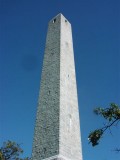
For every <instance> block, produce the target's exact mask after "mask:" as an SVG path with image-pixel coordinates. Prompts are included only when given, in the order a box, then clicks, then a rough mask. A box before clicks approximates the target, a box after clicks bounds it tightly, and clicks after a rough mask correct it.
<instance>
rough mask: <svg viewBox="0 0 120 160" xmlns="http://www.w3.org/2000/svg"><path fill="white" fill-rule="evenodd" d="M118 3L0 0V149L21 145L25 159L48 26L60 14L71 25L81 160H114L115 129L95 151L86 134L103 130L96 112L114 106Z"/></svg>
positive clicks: (118, 78)
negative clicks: (8, 142) (11, 143)
mask: <svg viewBox="0 0 120 160" xmlns="http://www.w3.org/2000/svg"><path fill="white" fill-rule="evenodd" d="M119 10H120V1H119V0H74V1H73V0H51V1H50V0H0V17H1V20H0V21H1V33H0V35H1V36H0V44H1V46H0V144H2V142H3V141H6V140H8V139H9V140H13V141H16V142H18V143H20V144H21V146H22V147H23V149H24V156H31V150H32V140H33V133H34V123H35V116H36V109H37V100H38V94H39V86H40V76H41V69H42V61H43V54H44V47H45V39H46V33H47V25H48V21H49V20H50V19H52V18H53V17H54V16H56V15H57V14H58V13H62V14H63V15H64V16H65V17H66V18H67V19H68V20H69V21H70V23H71V24H72V29H73V42H74V53H75V62H76V74H77V86H78V98H79V106H80V120H81V133H82V147H83V158H84V159H83V160H88V159H89V160H118V159H119V156H120V155H119V154H116V153H114V152H113V151H112V150H113V149H114V148H115V147H117V146H119V147H120V139H119V135H120V127H117V128H116V127H114V128H113V129H112V135H109V132H108V133H106V134H105V135H104V138H103V139H102V140H101V143H100V145H98V146H96V147H95V148H93V147H91V145H89V144H88V141H87V136H88V134H89V132H90V131H92V130H94V129H96V128H99V127H101V126H102V125H103V123H104V121H103V119H102V118H99V117H97V116H96V115H94V114H93V109H94V108H95V107H96V106H103V107H107V106H108V104H109V103H110V102H115V103H117V104H119V105H120V11H119Z"/></svg>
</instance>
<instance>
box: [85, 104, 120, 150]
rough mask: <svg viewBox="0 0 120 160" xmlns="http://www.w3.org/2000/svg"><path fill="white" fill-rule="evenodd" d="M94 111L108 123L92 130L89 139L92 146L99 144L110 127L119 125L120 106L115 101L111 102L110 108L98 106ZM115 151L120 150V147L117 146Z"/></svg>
mask: <svg viewBox="0 0 120 160" xmlns="http://www.w3.org/2000/svg"><path fill="white" fill-rule="evenodd" d="M94 113H95V114H96V115H100V116H102V117H103V118H104V119H105V120H106V123H105V125H104V126H103V127H101V128H99V129H96V130H94V131H92V132H90V134H89V136H88V140H89V143H91V144H92V146H96V145H98V144H99V141H100V139H101V137H102V136H103V134H104V133H105V132H106V131H107V130H108V129H111V127H113V126H116V125H118V123H119V122H120V107H119V106H118V105H117V104H115V103H111V104H110V106H109V107H108V108H100V107H99V108H96V109H95V110H94ZM115 151H117V152H119V151H120V148H116V149H115Z"/></svg>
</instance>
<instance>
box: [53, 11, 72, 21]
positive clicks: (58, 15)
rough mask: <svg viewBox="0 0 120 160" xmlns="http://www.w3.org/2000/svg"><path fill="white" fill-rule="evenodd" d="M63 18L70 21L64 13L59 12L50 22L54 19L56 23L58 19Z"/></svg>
mask: <svg viewBox="0 0 120 160" xmlns="http://www.w3.org/2000/svg"><path fill="white" fill-rule="evenodd" d="M61 18H63V19H65V21H66V22H69V21H68V20H67V19H66V17H65V16H64V15H63V14H62V13H59V14H57V15H56V16H54V17H53V18H52V19H51V20H50V22H51V21H52V22H53V23H55V21H56V19H61ZM69 23H70V22H69Z"/></svg>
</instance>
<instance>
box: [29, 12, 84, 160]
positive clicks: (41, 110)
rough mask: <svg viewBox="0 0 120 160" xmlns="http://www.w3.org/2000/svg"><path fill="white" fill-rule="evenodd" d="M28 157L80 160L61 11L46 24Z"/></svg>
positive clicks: (67, 27) (67, 34)
mask: <svg viewBox="0 0 120 160" xmlns="http://www.w3.org/2000/svg"><path fill="white" fill-rule="evenodd" d="M32 160H82V149H81V135H80V122H79V110H78V98H77V87H76V76H75V64H74V53H73V43H72V31H71V24H70V23H69V22H68V20H67V19H66V18H65V17H64V16H63V15H62V14H58V15H57V16H56V17H54V18H53V19H52V20H51V21H50V22H49V26H48V32H47V38H46V46H45V54H44V61H43V68H42V76H41V84H40V95H39V100H38V109H37V116H36V123H35V132H34V140H33V150H32Z"/></svg>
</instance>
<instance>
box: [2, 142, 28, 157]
mask: <svg viewBox="0 0 120 160" xmlns="http://www.w3.org/2000/svg"><path fill="white" fill-rule="evenodd" d="M22 153H23V150H22V149H21V147H20V145H19V144H17V143H16V142H12V141H10V140H8V141H7V142H4V143H3V146H2V147H1V148H0V160H30V158H28V157H26V158H20V155H21V154H22Z"/></svg>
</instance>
